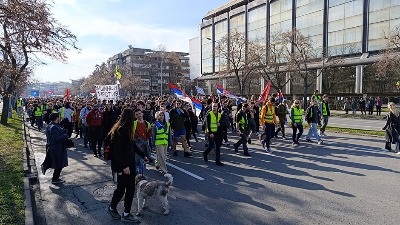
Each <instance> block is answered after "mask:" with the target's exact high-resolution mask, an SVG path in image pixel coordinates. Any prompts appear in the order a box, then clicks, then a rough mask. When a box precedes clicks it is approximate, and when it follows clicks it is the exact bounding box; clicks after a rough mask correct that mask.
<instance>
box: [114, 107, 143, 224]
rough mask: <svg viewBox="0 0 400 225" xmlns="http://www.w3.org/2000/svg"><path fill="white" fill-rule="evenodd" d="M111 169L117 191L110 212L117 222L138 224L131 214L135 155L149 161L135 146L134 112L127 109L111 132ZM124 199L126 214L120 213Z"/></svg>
mask: <svg viewBox="0 0 400 225" xmlns="http://www.w3.org/2000/svg"><path fill="white" fill-rule="evenodd" d="M109 134H110V136H111V137H110V140H111V146H112V147H111V148H112V152H111V169H112V171H113V172H116V173H117V189H115V191H114V193H113V196H112V199H111V204H110V205H109V206H108V212H109V213H110V215H111V217H112V218H113V219H115V220H117V219H121V220H122V221H123V222H128V223H138V222H139V220H138V219H137V218H136V217H134V216H133V215H132V214H131V208H132V202H133V196H134V193H135V177H136V165H135V161H136V160H135V154H137V155H139V156H140V157H141V158H143V159H144V161H145V162H147V161H148V159H147V157H146V156H145V155H144V153H143V152H142V151H141V150H140V149H139V148H138V147H137V146H136V145H135V144H134V142H133V139H134V131H133V110H132V109H130V108H125V109H124V110H123V111H122V114H121V117H120V119H119V120H118V121H117V123H116V124H115V125H114V126H113V127H112V128H111V130H110V133H109ZM124 195H125V198H124V212H123V213H122V215H120V214H119V213H118V210H117V205H118V203H119V202H120V201H121V199H122V197H123V196H124Z"/></svg>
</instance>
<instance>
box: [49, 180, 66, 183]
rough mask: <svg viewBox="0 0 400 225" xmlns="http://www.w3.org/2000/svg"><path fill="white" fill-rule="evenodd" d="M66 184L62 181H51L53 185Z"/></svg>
mask: <svg viewBox="0 0 400 225" xmlns="http://www.w3.org/2000/svg"><path fill="white" fill-rule="evenodd" d="M64 182H65V180H61V179H57V180H53V181H51V183H52V184H62V183H64Z"/></svg>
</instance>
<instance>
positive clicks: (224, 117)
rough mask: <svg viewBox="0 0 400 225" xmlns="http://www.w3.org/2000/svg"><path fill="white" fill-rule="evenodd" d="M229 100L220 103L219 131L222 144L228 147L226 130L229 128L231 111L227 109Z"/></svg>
mask: <svg viewBox="0 0 400 225" xmlns="http://www.w3.org/2000/svg"><path fill="white" fill-rule="evenodd" d="M228 104H229V100H225V101H223V102H222V107H221V120H220V129H221V132H222V139H223V140H224V142H223V144H224V145H226V146H229V142H228V128H229V126H230V118H231V117H232V111H231V109H230V108H228Z"/></svg>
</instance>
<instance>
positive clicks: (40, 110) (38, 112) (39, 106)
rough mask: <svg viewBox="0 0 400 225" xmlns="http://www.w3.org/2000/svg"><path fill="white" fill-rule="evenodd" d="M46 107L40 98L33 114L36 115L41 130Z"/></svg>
mask: <svg viewBox="0 0 400 225" xmlns="http://www.w3.org/2000/svg"><path fill="white" fill-rule="evenodd" d="M45 110H46V107H45V106H44V105H43V104H42V102H41V101H40V100H39V102H38V104H37V106H35V107H34V108H33V115H34V116H35V121H36V125H37V128H38V130H39V131H42V128H43V113H44V112H45Z"/></svg>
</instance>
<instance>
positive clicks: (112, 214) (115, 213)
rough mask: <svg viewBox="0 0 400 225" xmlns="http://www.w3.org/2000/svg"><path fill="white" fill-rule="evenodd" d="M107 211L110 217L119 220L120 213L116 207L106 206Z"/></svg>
mask: <svg viewBox="0 0 400 225" xmlns="http://www.w3.org/2000/svg"><path fill="white" fill-rule="evenodd" d="M108 213H110V215H111V217H112V218H113V219H114V220H119V219H121V215H119V213H118V211H117V210H116V209H111V206H110V205H109V206H108Z"/></svg>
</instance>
